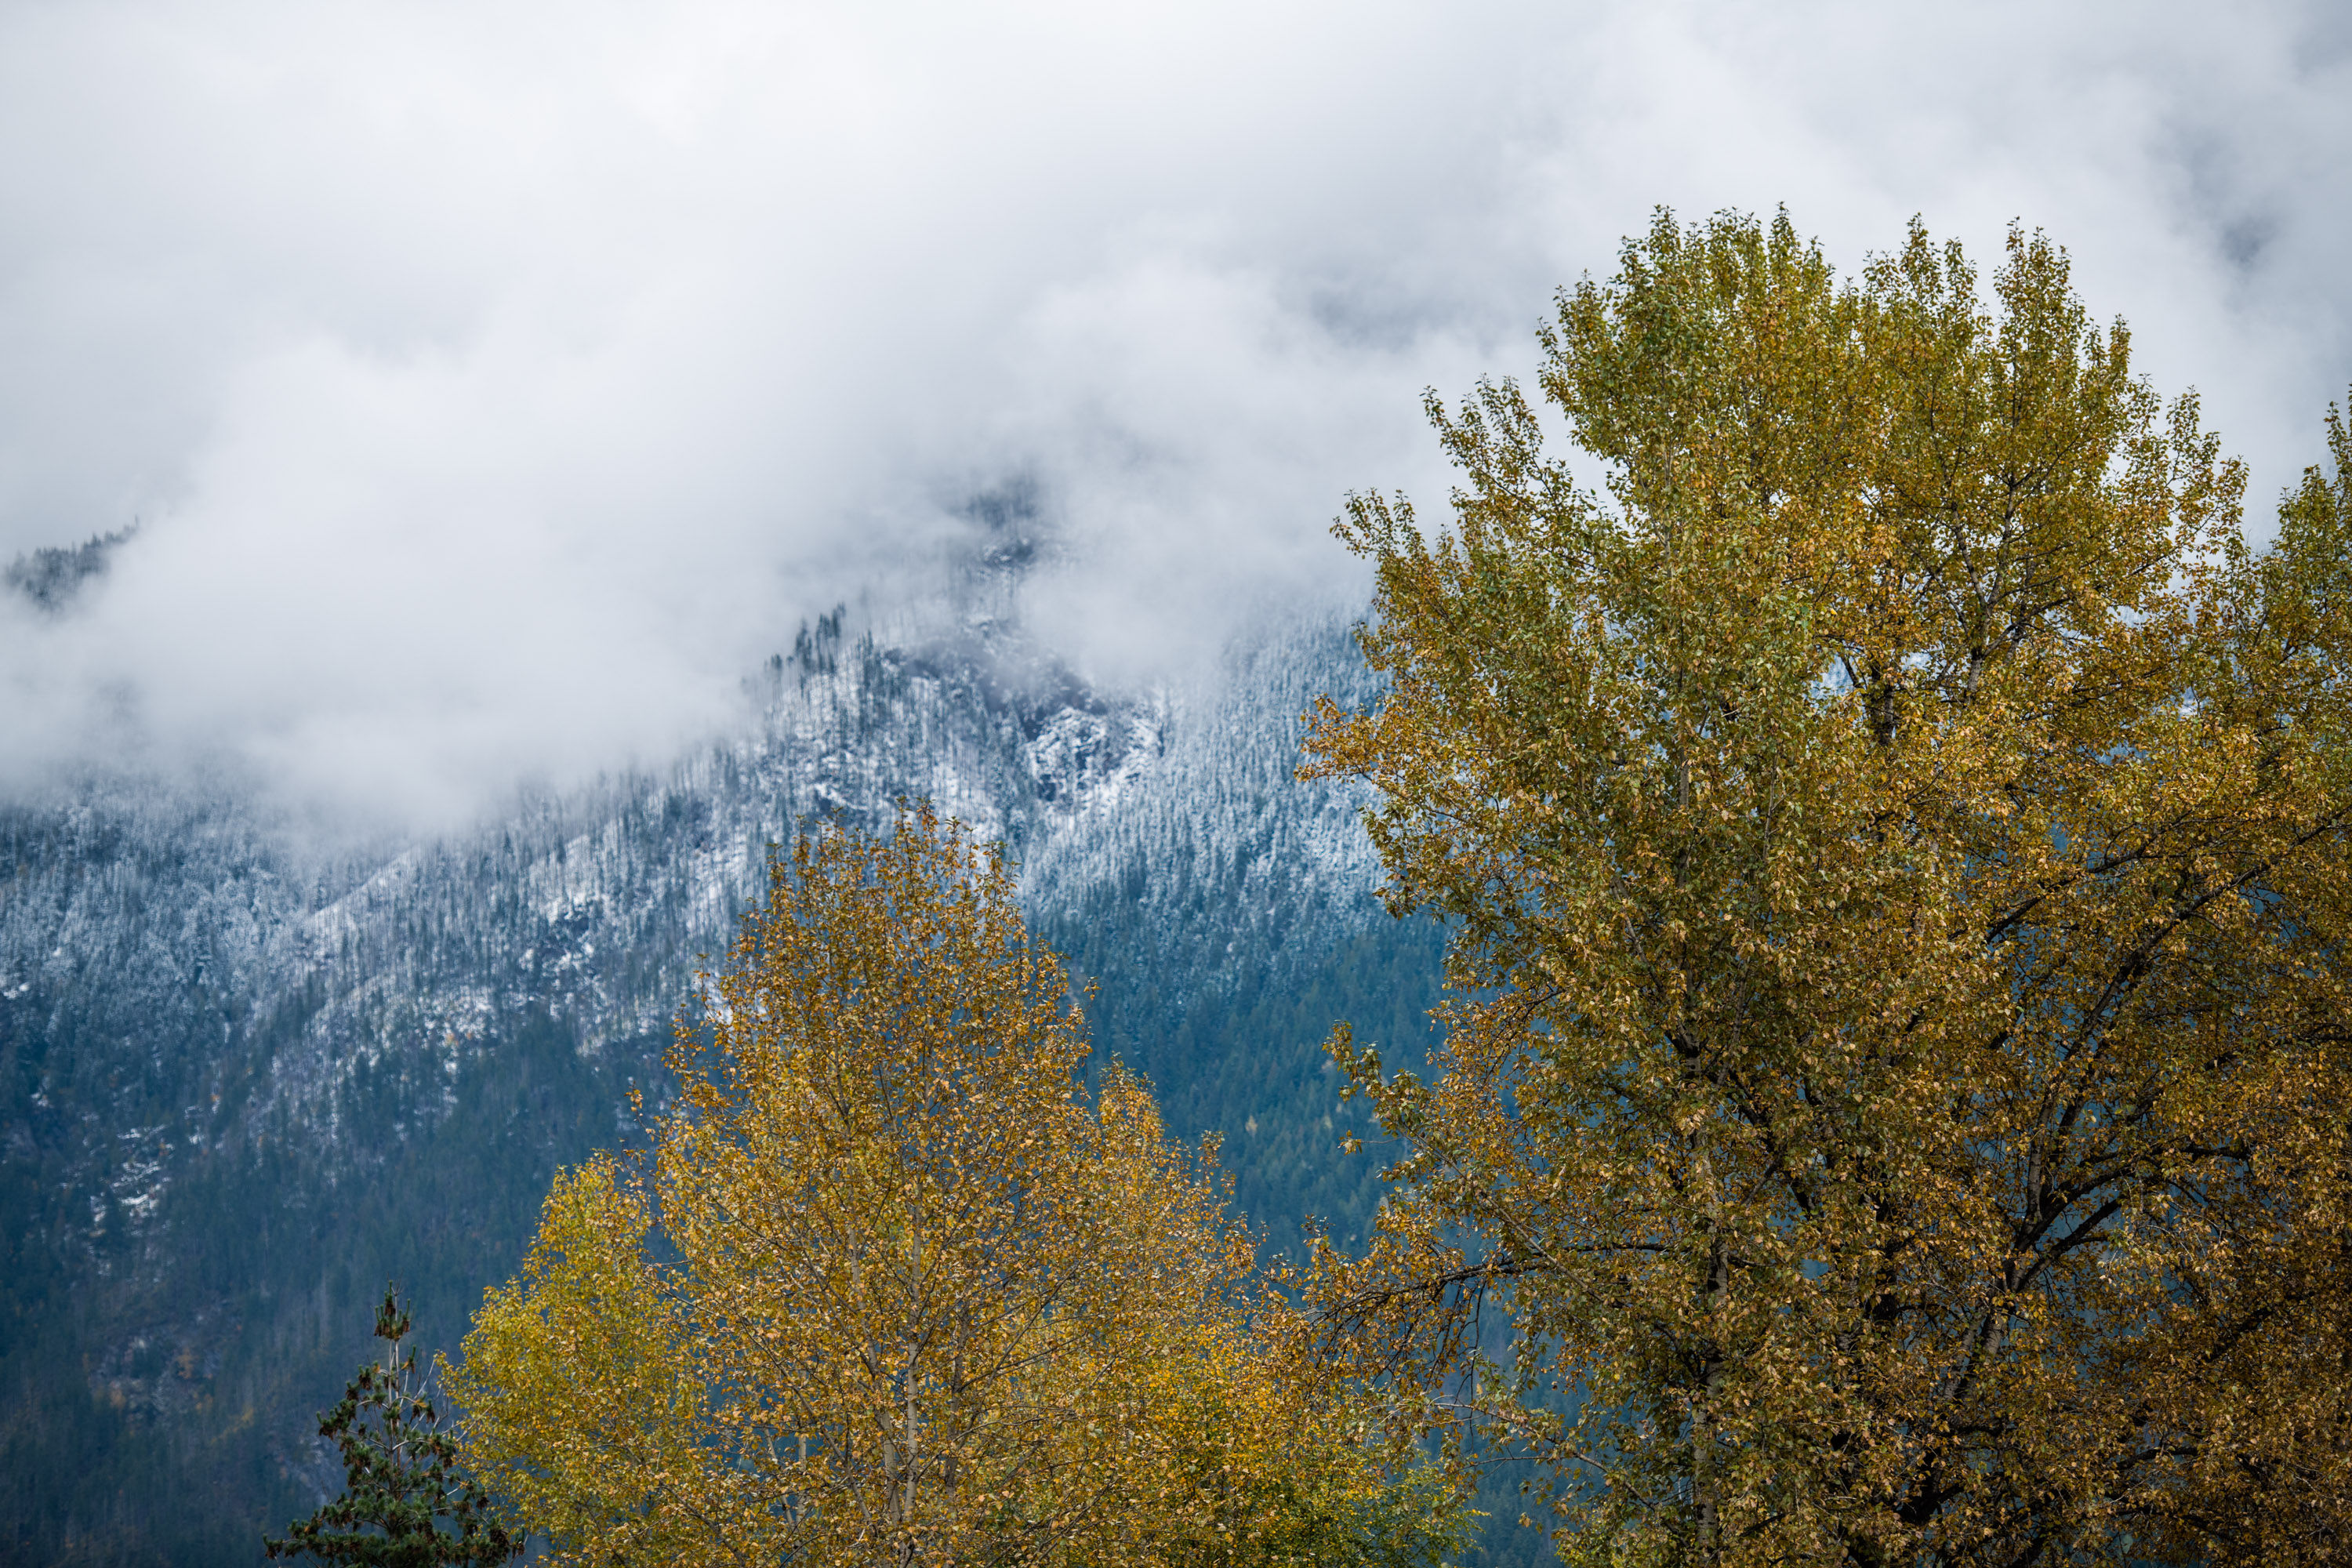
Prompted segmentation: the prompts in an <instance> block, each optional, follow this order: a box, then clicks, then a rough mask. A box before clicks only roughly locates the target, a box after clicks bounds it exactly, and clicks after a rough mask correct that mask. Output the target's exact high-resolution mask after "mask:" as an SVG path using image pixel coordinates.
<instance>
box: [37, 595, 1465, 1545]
mask: <svg viewBox="0 0 2352 1568" xmlns="http://www.w3.org/2000/svg"><path fill="white" fill-rule="evenodd" d="M985 585H986V584H985V582H984V580H983V582H982V586H983V587H984V586H985ZM997 597H998V598H999V599H1001V598H1002V595H998V596H997ZM992 608H993V604H992V600H991V599H990V597H989V595H985V594H979V593H971V592H967V593H965V594H963V595H961V596H960V597H958V598H956V599H955V600H953V601H952V602H951V604H950V607H949V609H948V611H947V612H946V613H944V614H940V615H935V616H932V617H931V619H930V621H929V623H928V624H919V623H916V622H913V621H908V622H907V623H905V624H901V625H898V626H884V627H880V628H868V629H866V630H865V631H862V632H860V631H856V630H853V629H852V628H851V627H850V626H848V625H847V618H846V616H842V615H835V616H828V617H825V618H824V619H823V620H822V621H820V622H819V623H817V624H815V625H814V626H811V627H809V628H807V630H806V631H805V632H804V633H803V637H801V639H800V640H799V643H798V645H797V646H796V647H795V649H794V651H793V654H792V655H790V656H780V657H779V658H777V659H775V660H772V662H771V664H770V666H769V667H768V668H767V669H766V670H765V671H764V672H763V673H762V675H761V678H760V679H759V680H757V681H755V682H754V683H753V685H752V687H751V690H750V692H749V693H748V695H749V696H750V698H751V704H750V716H749V718H748V719H747V722H746V724H745V725H744V727H743V730H742V732H741V733H740V734H739V735H737V736H734V737H732V738H730V739H729V740H727V741H725V742H720V743H717V744H713V745H711V746H709V747H706V748H705V749H703V750H702V751H700V752H698V753H696V754H694V755H692V756H690V757H688V758H687V759H685V760H684V761H682V762H681V763H678V764H677V766H675V767H674V768H672V769H669V770H667V771H666V772H664V773H659V774H637V775H630V776H626V777H622V778H617V779H613V780H608V781H605V782H604V783H602V784H597V785H595V786H593V787H591V788H587V789H583V790H579V791H575V792H572V793H571V794H568V795H562V796H558V797H542V798H536V799H531V800H528V801H525V802H521V803H519V805H518V806H517V808H516V809H515V810H514V811H513V812H512V813H511V814H509V816H508V817H507V819H506V820H503V821H501V822H499V823H496V824H494V825H492V826H488V827H485V828H483V829H481V830H478V831H476V832H473V833H470V834H465V835H459V836H455V837H449V838H446V839H443V840H438V841H432V842H421V843H415V844H402V845H389V846H377V847H373V848H372V849H368V850H359V849H352V848H348V847H347V848H343V849H340V850H337V851H335V852H333V853H320V852H316V851H303V850H300V849H298V848H296V847H292V846H293V845H294V843H295V840H294V839H293V838H292V837H290V836H289V834H288V833H287V832H286V831H285V830H284V825H283V824H282V823H279V822H277V821H275V820H273V819H271V818H270V817H269V816H268V815H267V814H266V812H264V811H263V810H261V809H260V808H259V807H257V805H255V804H254V803H253V801H252V800H251V799H250V798H249V797H247V796H245V795H240V794H238V793H237V792H236V791H235V790H233V789H231V788H228V787H226V786H225V785H221V784H212V785H209V786H206V785H203V784H188V783H185V782H181V783H178V784H171V785H163V784H155V783H152V782H148V783H142V782H140V781H133V780H122V779H96V778H94V779H90V780H87V781H84V782H83V783H82V784H81V785H80V786H79V787H78V788H76V789H74V790H72V791H69V792H67V793H65V794H63V795H60V796H59V797H58V798H56V799H53V800H51V801H48V802H47V803H37V804H20V805H14V806H10V807H8V808H6V809H5V810H0V1097H4V1098H0V1108H5V1123H0V1224H5V1247H6V1252H5V1259H0V1262H5V1284H0V1395H5V1414H0V1474H5V1477H6V1480H5V1482H0V1545H5V1550H6V1552H7V1554H8V1555H9V1556H10V1557H11V1558H12V1559H15V1560H25V1561H70V1560H85V1559H86V1560H89V1561H92V1562H152V1563H163V1562H172V1563H213V1562H220V1563H232V1562H248V1561H251V1560H253V1558H254V1557H255V1555H256V1550H257V1548H256V1542H257V1537H258V1533H259V1531H260V1530H261V1529H262V1528H263V1527H264V1526H265V1525H275V1524H278V1523H282V1521H284V1519H285V1518H287V1517H289V1515H290V1514H292V1513H294V1512H299V1511H301V1510H305V1509H307V1508H308V1507H310V1506H311V1505H312V1503H313V1502H314V1501H315V1500H316V1499H317V1497H318V1496H319V1495H320V1489H321V1488H322V1487H325V1486H328V1485H331V1483H332V1482H333V1480H334V1479H336V1478H335V1477H334V1476H333V1475H332V1473H331V1471H330V1470H329V1469H328V1468H327V1467H326V1464H325V1458H326V1456H325V1454H324V1452H323V1451H322V1449H321V1448H320V1446H319V1444H318V1443H317V1441H316V1440H315V1438H314V1437H313V1436H311V1433H310V1412H311V1411H313V1410H314V1409H316V1408H317V1407H318V1406H319V1405H322V1404H324V1403H326V1402H327V1401H328V1400H329V1399H331V1397H332V1395H333V1393H334V1392H335V1390H336V1388H337V1387H338V1386H339V1385H340V1382H341V1378H342V1376H343V1375H344V1374H345V1373H347V1372H348V1369H349V1367H350V1365H351V1364H352V1363H354V1362H355V1360H356V1359H357V1357H358V1356H359V1354H360V1353H361V1352H362V1342H363V1340H364V1337H365V1329H366V1304H367V1302H368V1301H369V1300H372V1298H373V1292H374V1291H376V1290H377V1289H380V1287H381V1285H382V1283H383V1280H384V1279H387V1278H397V1279H401V1280H402V1281H403V1282H404V1284H405V1285H406V1286H407V1287H408V1289H410V1290H411V1291H412V1293H413V1294H414V1296H415V1301H416V1306H417V1316H418V1321H419V1324H420V1326H421V1328H422V1329H423V1330H424V1331H425V1339H426V1341H427V1342H428V1343H439V1344H442V1345H453V1344H454V1342H455V1341H456V1339H457V1336H458V1335H459V1334H460V1333H461V1332H462V1330H463V1325H464V1322H465V1321H466V1318H467V1314H468V1312H469V1311H470V1310H471V1308H472V1307H473V1306H474V1305H475V1304H476V1303H477V1302H478V1300H479V1297H480V1292H481V1290H482V1289H483V1288H484V1287H485V1286H487V1285H488V1284H491V1283H494V1282H496V1281H498V1280H499V1279H503V1278H505V1277H506V1276H507V1275H508V1274H509V1273H510V1272H511V1271H512V1269H513V1268H514V1266H515V1264H516V1261H517V1259H518V1258H519V1255H520V1247H521V1245H522V1243H523V1241H524V1239H525V1237H527V1235H528V1233H529V1230H530V1226H531V1224H532V1222H533V1220H534V1219H535V1215H536V1208H537V1204H538V1200H539V1198H540V1196H541V1194H543V1193H544V1192H545V1191H546V1188H547V1184H548V1182H549V1180H550V1178H551V1175H552V1173H553V1172H554V1170H555V1169H556V1168H557V1167H558V1166H559V1165H561V1164H562V1163H567V1162H571V1161H574V1160H577V1159H578V1158H580V1157H581V1156H582V1155H583V1154H584V1153H586V1152H588V1151H589V1150H591V1149H593V1148H594V1147H597V1146H599V1145H612V1144H615V1143H622V1142H627V1141H628V1140H629V1139H631V1138H632V1137H633V1136H635V1132H636V1129H635V1126H634V1124H633V1122H632V1120H631V1116H630V1113H629V1109H628V1104H629V1102H628V1091H629V1089H630V1088H631V1086H632V1085H636V1086H641V1087H643V1088H644V1089H646V1092H647V1095H648V1098H649V1099H651V1100H654V1101H655V1102H656V1103H658V1101H659V1099H660V1096H661V1094H662V1092H663V1081H664V1080H663V1075H662V1073H661V1070H660V1068H659V1067H658V1058H659V1056H660V1053H661V1049H662V1047H663V1046H664V1044H665V1043H666V1041H667V1035H668V1032H669V1029H670V1026H671V1021H672V1019H673V1017H674V1016H677V1014H678V1013H679V1011H680V1009H681V1008H682V1007H688V1005H690V1003H691V1000H692V998H693V995H694V982H693V973H694V970H695V968H696V966H697V963H698V955H700V954H701V953H703V952H715V951H717V950H719V948H720V947H721V946H722V945H723V943H724V942H726V940H727V938H728V936H729V934H730V931H731V928H732V925H733V922H734V921H735V919H736V917H737V916H738V914H739V913H740V910H742V909H743V908H744V907H745V904H746V901H747V900H750V899H751V898H753V897H755V896H756V895H757V893H758V890H759V889H760V888H761V885H762V883H763V879H764V868H765V860H766V854H767V847H768V846H769V845H770V844H772V843H773V842H775V841H777V840H779V839H782V838H783V837H786V836H787V835H789V834H790V833H791V832H792V831H793V827H794V825H795V824H797V823H800V822H802V821H803V820H806V819H810V818H845V819H852V820H856V821H861V822H866V823H876V822H880V821H883V820H885V819H887V815H888V812H889V810H890V805H891V802H892V801H893V800H894V799H896V798H898V797H899V796H902V795H918V794H920V795H930V796H931V797H933V798H934V799H936V800H938V801H939V802H940V805H942V806H943V807H945V808H946V809H948V810H950V811H951V812H954V813H956V814H957V815H959V816H962V817H963V818H964V819H965V820H966V821H967V822H969V823H971V825H972V826H974V828H975V829H976V830H977V831H979V832H981V833H982V834H983V835H985V836H988V837H999V838H1002V839H1003V840H1004V841H1005V842H1007V843H1008V845H1010V846H1011V847H1012V848H1013V851H1014V853H1015V854H1016V856H1017V857H1019V858H1021V859H1022V861H1023V863H1024V888H1025V889H1026V896H1027V899H1028V901H1029V903H1030V906H1031V910H1032V915H1033V921H1034V926H1035V929H1036V930H1037V931H1038V933H1039V934H1040V935H1041V936H1042V937H1044V938H1045V940H1047V941H1049V942H1053V943H1054V944H1055V945H1056V946H1057V947H1058V948H1060V949H1061V950H1062V951H1063V952H1066V954H1067V955H1068V956H1069V958H1070V959H1071V962H1072V964H1073V967H1074V968H1075V969H1076V970H1077V971H1078V972H1079V973H1081V974H1082V975H1083V976H1086V977H1087V978H1090V979H1092V980H1094V981H1095V982H1096V983H1097V985H1098V986H1099V990H1098V993H1097V995H1096V997H1095V998H1094V999H1093V1001H1092V1002H1091V1003H1090V1005H1089V1011H1090V1016H1091V1017H1092V1019H1093V1021H1094V1025H1095V1027H1096V1031H1097V1040H1098V1043H1099V1045H1100V1047H1101V1048H1102V1049H1103V1051H1104V1052H1105V1053H1106V1054H1115V1055H1118V1056H1119V1057H1122V1058H1125V1059H1127V1060H1128V1061H1129V1062H1130V1063H1131V1064H1132V1065H1134V1066H1136V1067H1138V1068H1140V1069H1141V1070H1143V1071H1144V1072H1145V1073H1147V1074H1148V1075H1149V1076H1150V1077H1151V1078H1152V1079H1154V1081H1155V1082H1156V1083H1157V1084H1158V1085H1159V1087H1160V1090H1161V1093H1162V1096H1163V1098H1164V1099H1165V1100H1166V1101H1167V1104H1168V1106H1169V1110H1170V1115H1171V1122H1172V1124H1173V1125H1174V1126H1176V1127H1177V1128H1178V1129H1180V1130H1182V1131H1186V1132H1188V1133H1189V1132H1199V1131H1221V1132H1223V1134H1224V1135H1225V1137H1226V1145H1225V1147H1226V1159H1227V1163H1229V1164H1230V1165H1231V1166H1232V1168H1233V1169H1234V1172H1235V1174H1236V1178H1237V1185H1238V1193H1239V1196H1240V1198H1241V1200H1242V1202H1243V1203H1244V1206H1245V1207H1246V1208H1248V1210H1249V1211H1250V1212H1251V1213H1252V1214H1253V1215H1257V1216H1259V1217H1260V1218H1261V1219H1262V1220H1263V1221H1264V1222H1265V1223H1266V1225H1267V1226H1268V1227H1269V1231H1270V1234H1271V1235H1272V1237H1274V1238H1275V1239H1276V1240H1277V1241H1279V1240H1281V1239H1283V1238H1286V1237H1289V1236H1291V1235H1293V1234H1295V1232H1294V1230H1293V1228H1292V1227H1293V1226H1295V1223H1296V1221H1297V1218H1298V1216H1300V1215H1303V1214H1305V1213H1307V1212H1313V1213H1317V1214H1319V1215H1324V1216H1326V1217H1327V1218H1328V1219H1330V1220H1332V1221H1333V1222H1334V1223H1335V1225H1337V1226H1339V1228H1341V1229H1342V1230H1343V1231H1344V1230H1354V1229H1358V1228H1360V1226H1361V1225H1362V1223H1363V1222H1364V1220H1365V1218H1366V1217H1367V1215H1368V1214H1369V1212H1370V1201H1371V1196H1372V1191H1373V1184H1372V1181H1371V1178H1370V1171H1371V1169H1372V1162H1371V1160H1370V1158H1369V1157H1365V1156H1359V1157H1355V1158H1354V1159H1352V1160H1351V1159H1347V1158H1343V1157H1340V1156H1339V1155H1337V1154H1336V1153H1335V1152H1334V1145H1335V1144H1336V1143H1337V1142H1338V1138H1339V1134H1340V1133H1341V1132H1342V1131H1345V1130H1346V1129H1345V1128H1344V1127H1343V1126H1342V1125H1341V1118H1342V1117H1343V1110H1342V1108H1340V1107H1339V1105H1338V1103H1337V1100H1336V1094H1335V1093H1334V1086H1333V1084H1332V1083H1331V1081H1330V1079H1329V1077H1328V1068H1324V1066H1323V1065H1322V1058H1321V1053H1320V1050H1319V1043H1320V1041H1321V1039H1322V1037H1323V1036H1324V1035H1325V1034H1326V1033H1327V1032H1328V1027H1329V1026H1330V1023H1331V1021H1332V1020H1333V1019H1334V1018H1335V1017H1338V1016H1350V1017H1352V1018H1354V1019H1355V1020H1356V1021H1357V1022H1358V1024H1359V1025H1360V1027H1362V1028H1363V1029H1364V1031H1365V1032H1366V1033H1367V1034H1369V1035H1371V1036H1373V1037H1384V1038H1389V1039H1391V1040H1394V1041H1398V1042H1401V1043H1402V1042H1418V1041H1419V1040H1420V1039H1421V1038H1423V1035H1424V1032H1425V1027H1426V1026H1425V1020H1424V1019H1423V1016H1422V1015H1423V1011H1424V1010H1425V1009H1426V1007H1427V1006H1428V1005H1429V1003H1430V1001H1431V999H1432V997H1433V983H1434V976H1435V966H1436V955H1437V947H1436V942H1435V937H1434V933H1433V931H1430V930H1429V929H1427V928H1426V927H1424V926H1417V925H1400V924H1398V923H1396V922H1392V921H1389V920H1388V919H1387V917H1385V916H1384V915H1382V914H1381V913H1380V911H1379V910H1378V909H1377V906H1376V905H1375V903H1374V902H1373V901H1372V900H1371V897H1370V888H1371V881H1372V869H1373V868H1372V866H1371V864H1370V858H1369V853H1368V849H1367V847H1365V846H1364V844H1363V842H1362V839H1361V834H1360V829H1359V828H1357V827H1356V826H1354V822H1353V805H1352V803H1350V802H1349V801H1348V800H1346V799H1344V798H1342V797H1341V796H1339V795H1337V794H1335V793H1334V792H1332V791H1330V790H1328V789H1326V788H1322V787H1319V786H1302V785H1298V784H1294V783H1292V782H1291V781H1290V779H1289V773H1290V769H1291V766H1292V762H1293V758H1294V756H1295V751H1294V747H1295V721H1296V718H1297V713H1298V712H1299V710H1301V709H1303V708H1304V707H1305V705H1306V703H1307V700H1308V698H1309V697H1311V696H1312V694H1313V693H1314V692H1315V691H1317V690H1321V689H1333V690H1336V691H1339V692H1341V693H1342V694H1347V695H1354V694H1358V693H1360V687H1361V681H1362V679H1363V677H1362V674H1361V671H1360V665H1359V664H1358V663H1357V661H1356V660H1355V658H1354V657H1353V655H1352V651H1351V649H1350V648H1349V646H1348V643H1347V640H1346V638H1345V637H1344V634H1343V633H1342V632H1341V630H1340V629H1339V627H1338V626H1336V625H1318V626H1301V627H1296V628H1292V629H1290V630H1288V631H1286V632H1285V633H1282V634H1280V635H1278V636H1275V637H1268V638H1267V639H1265V641H1263V642H1261V643H1259V644H1257V645H1255V646H1254V647H1246V648H1242V649H1238V650H1236V652H1235V653H1234V656H1233V658H1232V659H1231V661H1230V663H1229V666H1228V668H1226V669H1224V670H1223V672H1222V673H1221V675H1220V676H1219V678H1218V679H1213V680H1208V681H1204V682H1202V684H1201V685H1200V686H1199V688H1198V689H1187V690H1181V691H1177V690H1167V691H1158V692H1151V693H1142V694H1129V695H1126V696H1110V695H1105V694H1101V693H1097V692H1094V691H1091V690H1089V689H1087V687H1086V686H1085V685H1084V684H1083V683H1082V682H1080V681H1078V680H1076V679H1074V678H1073V677H1071V676H1070V675H1069V673H1068V672H1067V671H1066V670H1064V669H1062V668H1060V667H1059V666H1057V665H1056V664H1055V662H1054V661H1053V660H1052V659H1051V658H1048V657H1046V656H1045V654H1044V653H1043V652H1042V651H1041V650H1039V649H1038V648H1037V647H1035V646H1034V645H1033V644H1032V643H1030V642H1028V641H1027V640H1026V639H1025V638H1024V637H1022V636H1021V635H1020V633H1019V631H1018V629H1017V627H1014V626H1012V625H1011V624H1010V623H1009V621H1007V620H1006V619H1005V618H1004V617H1003V616H1001V615H999V614H994V613H992Z"/></svg>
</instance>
